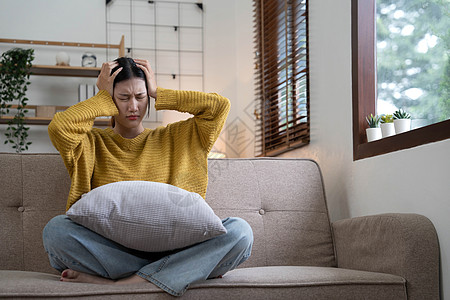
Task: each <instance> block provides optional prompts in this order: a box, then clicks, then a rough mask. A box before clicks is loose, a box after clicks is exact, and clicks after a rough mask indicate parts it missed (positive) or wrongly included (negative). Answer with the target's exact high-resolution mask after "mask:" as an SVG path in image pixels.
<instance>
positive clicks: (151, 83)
mask: <svg viewBox="0 0 450 300" xmlns="http://www.w3.org/2000/svg"><path fill="white" fill-rule="evenodd" d="M134 62H135V63H136V65H137V66H138V67H139V68H141V69H142V71H144V74H145V76H146V77H147V87H148V93H149V96H150V97H152V98H155V99H156V89H157V85H156V79H155V74H154V73H153V70H152V67H151V66H150V62H149V61H148V60H146V59H135V60H134Z"/></svg>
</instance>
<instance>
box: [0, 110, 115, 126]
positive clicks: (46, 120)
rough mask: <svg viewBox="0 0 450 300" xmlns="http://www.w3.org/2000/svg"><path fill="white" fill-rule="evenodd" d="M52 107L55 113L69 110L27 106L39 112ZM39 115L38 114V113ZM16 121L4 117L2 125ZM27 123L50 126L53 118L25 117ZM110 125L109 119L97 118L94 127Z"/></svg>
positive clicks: (10, 117)
mask: <svg viewBox="0 0 450 300" xmlns="http://www.w3.org/2000/svg"><path fill="white" fill-rule="evenodd" d="M45 107H49V108H50V107H51V108H53V109H54V110H55V111H63V110H66V109H67V108H69V106H45V105H27V106H26V109H27V110H37V109H38V108H45ZM11 108H13V109H14V108H17V105H12V106H11ZM36 114H37V113H36ZM12 119H14V116H3V117H0V124H8V122H9V121H10V120H12ZM24 119H25V121H26V122H25V123H26V124H27V125H48V124H50V122H51V121H52V119H53V117H50V116H44V117H42V116H34V117H25V118H24ZM109 123H110V119H109V118H97V119H96V120H95V121H94V125H96V126H108V125H109Z"/></svg>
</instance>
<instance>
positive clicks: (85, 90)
mask: <svg viewBox="0 0 450 300" xmlns="http://www.w3.org/2000/svg"><path fill="white" fill-rule="evenodd" d="M97 93H98V88H97V86H96V85H95V84H79V85H78V102H81V101H84V100H86V99H89V98H92V97H94V96H95V95H96V94H97Z"/></svg>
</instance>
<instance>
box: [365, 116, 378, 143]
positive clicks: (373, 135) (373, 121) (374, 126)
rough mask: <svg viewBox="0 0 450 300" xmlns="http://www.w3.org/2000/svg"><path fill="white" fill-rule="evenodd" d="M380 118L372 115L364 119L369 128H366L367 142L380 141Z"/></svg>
mask: <svg viewBox="0 0 450 300" xmlns="http://www.w3.org/2000/svg"><path fill="white" fill-rule="evenodd" d="M380 119H381V118H380V116H378V115H372V114H370V115H369V116H367V117H366V120H367V123H368V124H369V128H366V135H367V141H368V142H371V141H375V140H379V139H381V128H380V127H379V125H380Z"/></svg>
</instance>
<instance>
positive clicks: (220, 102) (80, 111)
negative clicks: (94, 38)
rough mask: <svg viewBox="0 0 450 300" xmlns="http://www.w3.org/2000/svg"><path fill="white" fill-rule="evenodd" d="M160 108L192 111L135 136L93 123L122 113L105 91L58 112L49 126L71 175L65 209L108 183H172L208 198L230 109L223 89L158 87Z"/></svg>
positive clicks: (50, 134)
mask: <svg viewBox="0 0 450 300" xmlns="http://www.w3.org/2000/svg"><path fill="white" fill-rule="evenodd" d="M157 95H158V96H157V99H156V104H155V108H156V110H177V111H180V112H188V113H190V114H193V115H194V117H191V118H189V119H187V120H182V121H179V122H175V123H171V124H169V125H167V126H165V127H164V126H160V127H158V128H156V129H153V130H152V129H148V128H146V129H145V130H144V132H142V133H141V134H140V135H138V136H137V137H135V138H133V139H126V138H123V137H122V136H121V135H119V134H116V133H114V131H113V130H112V129H111V128H107V129H98V128H93V124H94V119H95V118H96V117H100V116H115V115H117V114H118V110H117V107H116V105H115V104H114V102H113V99H112V98H111V96H110V95H109V93H108V92H106V91H100V92H99V93H98V94H97V95H95V96H94V97H92V98H90V99H88V100H86V101H83V102H80V103H78V104H76V105H74V106H71V107H70V108H68V109H67V110H65V111H64V112H59V113H57V114H56V115H55V116H54V118H53V120H52V122H51V123H50V125H49V126H48V132H49V136H50V139H51V141H52V143H53V145H54V146H55V148H56V149H57V150H58V151H59V153H60V154H61V156H62V158H63V161H64V164H65V166H66V168H67V170H68V171H69V175H70V178H71V180H72V183H71V187H70V192H69V197H68V200H67V206H66V209H69V208H70V207H71V206H72V204H74V203H75V202H76V201H77V200H78V199H80V197H81V195H82V194H84V193H87V192H89V191H90V190H91V189H94V188H96V187H99V186H102V185H104V184H108V183H112V182H117V181H127V180H145V181H156V182H162V183H168V184H172V185H175V186H177V187H180V188H183V189H185V190H188V191H190V192H195V193H198V194H200V195H201V196H202V197H203V198H205V194H206V188H207V185H208V160H207V156H208V153H209V151H210V150H211V148H212V146H213V144H214V142H215V141H216V140H217V138H218V137H219V134H220V132H221V130H222V127H223V125H224V123H225V120H226V118H227V116H228V113H229V111H230V101H229V100H228V99H227V98H224V97H222V96H220V95H218V94H209V93H202V92H191V91H173V90H168V89H163V88H158V90H157Z"/></svg>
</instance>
